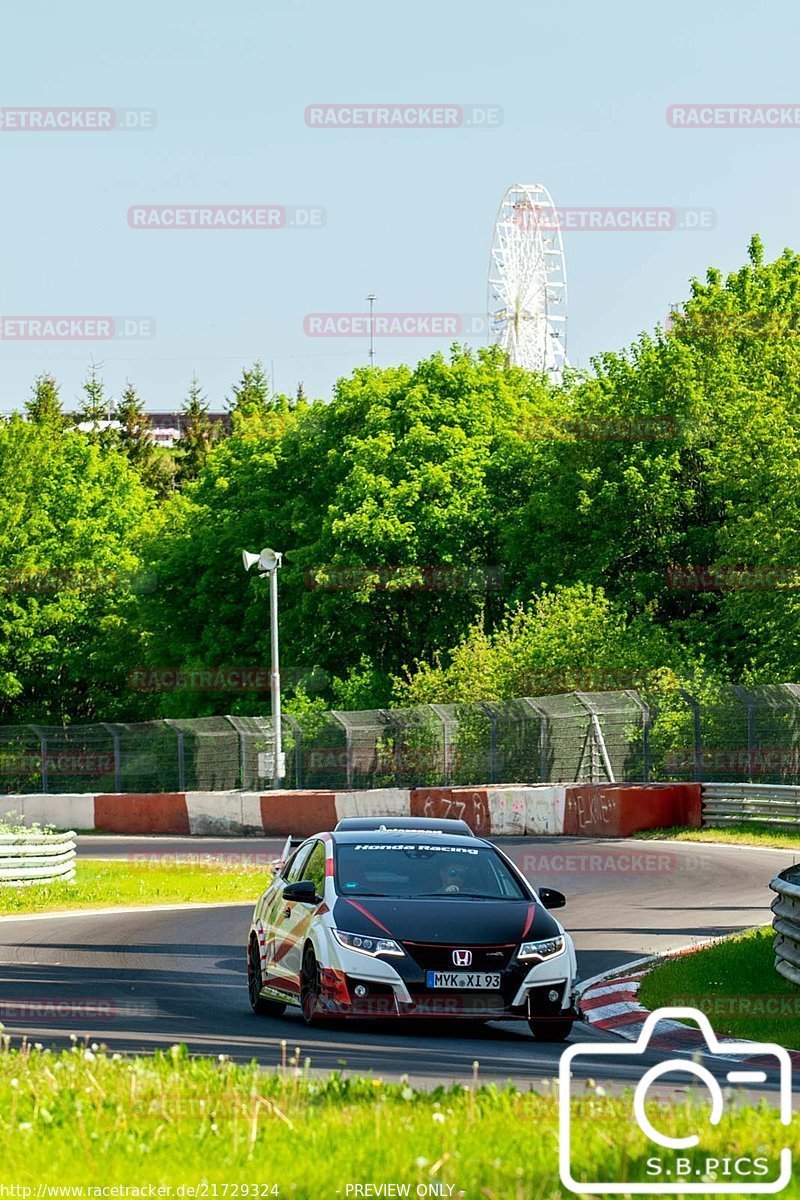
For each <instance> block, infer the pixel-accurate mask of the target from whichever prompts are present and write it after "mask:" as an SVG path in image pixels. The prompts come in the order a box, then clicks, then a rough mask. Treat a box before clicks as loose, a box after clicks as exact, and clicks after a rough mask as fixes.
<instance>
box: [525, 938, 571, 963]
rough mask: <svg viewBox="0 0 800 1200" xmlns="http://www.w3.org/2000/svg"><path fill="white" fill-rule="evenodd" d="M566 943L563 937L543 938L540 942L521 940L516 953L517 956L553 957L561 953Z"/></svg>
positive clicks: (526, 957)
mask: <svg viewBox="0 0 800 1200" xmlns="http://www.w3.org/2000/svg"><path fill="white" fill-rule="evenodd" d="M565 946H566V943H565V941H564V939H563V937H554V938H545V940H544V941H542V942H523V943H522V945H521V946H520V948H519V951H518V953H517V958H521V959H531V958H538V959H539V960H541V959H543V958H554V957H555V956H556V954H563V953H564V948H565Z"/></svg>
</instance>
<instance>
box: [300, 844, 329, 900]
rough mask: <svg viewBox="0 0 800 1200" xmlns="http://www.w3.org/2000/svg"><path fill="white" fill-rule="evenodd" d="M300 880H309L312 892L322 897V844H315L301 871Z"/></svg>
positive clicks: (323, 887)
mask: <svg viewBox="0 0 800 1200" xmlns="http://www.w3.org/2000/svg"><path fill="white" fill-rule="evenodd" d="M300 878H301V879H310V880H311V882H312V883H313V884H314V890H315V891H316V893H317V895H318V896H322V895H323V894H324V892H325V846H324V843H323V842H317V844H316V845H315V847H314V849H313V850H312V851H311V857H310V858H309V859H308V862H307V863H306V866H305V868H304V870H303V874H302V875H301V876H300Z"/></svg>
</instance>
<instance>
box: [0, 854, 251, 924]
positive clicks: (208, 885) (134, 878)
mask: <svg viewBox="0 0 800 1200" xmlns="http://www.w3.org/2000/svg"><path fill="white" fill-rule="evenodd" d="M268 879H269V869H268V867H267V865H266V864H265V865H263V866H260V865H259V866H257V867H254V866H253V865H252V863H248V862H247V860H246V859H243V860H242V862H241V863H237V862H236V860H234V861H232V862H230V861H228V860H227V859H225V860H222V861H221V862H219V863H213V864H211V865H208V866H204V865H200V864H197V863H191V864H189V863H181V862H174V861H173V862H168V861H161V862H159V861H156V862H153V863H150V862H103V861H102V860H90V861H85V862H81V861H80V859H79V860H78V864H77V870H76V874H75V880H74V882H73V883H49V884H42V885H37V886H35V887H20V888H10V887H0V916H13V915H15V914H20V915H22V914H24V913H39V912H58V911H61V910H64V911H67V910H73V909H80V908H113V907H122V906H125V905H137V904H190V903H200V902H206V903H208V904H215V903H216V904H221V903H224V902H225V901H229V900H241V901H242V902H243V903H250V902H251V901H253V902H255V900H256V899H257V897H258V896H259V895H260V894H261V892H262V891H263V890H264V888H265V887H266V886H267V882H268Z"/></svg>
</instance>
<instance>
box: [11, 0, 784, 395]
mask: <svg viewBox="0 0 800 1200" xmlns="http://www.w3.org/2000/svg"><path fill="white" fill-rule="evenodd" d="M798 28H800V19H799V18H798V15H797V9H796V6H795V5H793V4H789V3H787V2H784V0H773V3H771V4H770V5H768V6H765V7H764V8H762V9H754V8H753V6H752V5H751V4H745V3H742V2H740V0H733V2H731V0H728V2H727V3H720V2H719V0H705V2H704V3H703V4H697V3H692V4H689V3H686V2H685V0H678V2H677V3H676V2H673V3H670V4H669V5H661V6H652V5H651V6H644V5H641V4H639V3H630V2H628V0H624V2H623V3H617V4H615V5H613V6H610V7H609V6H600V5H597V4H595V3H591V4H590V3H575V2H572V3H570V2H569V0H567V3H562V4H560V5H553V6H549V7H547V6H542V5H522V4H520V5H515V6H512V7H511V8H508V7H505V8H495V9H494V10H493V9H492V8H491V6H489V5H486V4H478V3H476V2H473V0H460V2H459V3H453V2H451V0H437V2H436V3H435V4H432V3H430V2H429V0H427V2H426V3H422V2H420V0H403V3H402V4H391V3H388V4H387V3H382V4H375V3H369V4H368V3H364V2H362V0H347V2H346V3H344V4H340V5H332V4H329V3H322V2H321V0H291V3H290V2H289V0H259V2H258V3H255V2H253V0H241V2H240V3H238V4H236V5H235V6H232V7H230V8H228V9H227V10H226V9H225V8H224V7H223V6H222V5H220V4H214V3H209V2H208V0H193V3H192V4H189V3H185V2H184V0H171V3H170V4H169V5H168V6H165V5H161V4H156V3H153V2H151V0H139V2H138V3H137V4H135V5H101V4H99V3H93V4H86V3H81V2H80V0H78V2H77V3H75V4H72V5H70V6H69V7H67V6H64V5H62V4H56V3H53V0H44V2H42V3H39V4H37V5H35V6H34V7H32V8H29V9H27V10H26V9H24V8H23V7H22V6H19V5H18V6H14V7H13V8H12V9H8V8H7V9H6V11H5V13H4V18H3V35H2V41H1V42H0V105H2V106H6V107H21V106H98V105H111V106H115V107H131V108H146V109H154V110H156V113H157V125H156V128H155V129H154V130H153V131H150V132H139V133H130V132H116V131H114V132H110V133H42V132H38V133H24V132H13V133H12V132H9V131H3V132H0V161H2V168H3V187H2V189H0V214H2V225H3V229H4V231H5V238H4V245H3V254H2V267H1V268H0V313H1V314H2V315H4V316H18V315H98V314H111V315H114V316H122V315H136V316H147V317H149V318H151V319H152V321H153V322H154V323H155V329H156V333H155V336H154V337H152V338H149V339H142V340H138V341H127V342H126V341H121V340H114V341H108V342H75V341H72V342H36V343H34V342H31V341H14V342H12V341H8V340H0V409H4V410H7V409H11V408H14V407H18V406H19V405H20V404H21V403H22V401H23V400H24V399H25V397H26V395H27V393H28V390H29V387H30V383H31V380H32V378H33V376H34V375H35V374H36V373H37V372H38V371H40V370H50V371H52V372H53V373H55V375H56V376H57V377H58V379H59V380H60V381H61V383H62V389H63V398H64V400H65V402H66V405H67V407H71V406H72V405H73V403H74V400H75V398H76V397H77V395H78V392H79V389H80V383H81V380H82V378H83V376H84V374H85V370H86V367H87V364H88V363H89V361H90V359H92V358H94V359H95V360H96V361H97V362H102V363H103V374H104V376H105V378H106V380H107V383H108V385H109V388H110V390H111V391H112V392H113V393H118V392H119V390H120V389H121V387H122V386H123V385H124V382H125V380H126V378H129V379H131V380H132V381H133V382H134V383H135V384H136V385H137V387H138V388H139V391H140V392H141V394H142V395H143V397H144V398H145V400H146V402H147V403H148V405H149V406H150V407H152V408H153V409H170V408H175V407H177V406H178V405H179V403H180V401H181V399H182V398H183V396H184V394H185V391H186V387H187V384H188V381H189V378H190V377H191V374H192V372H193V371H196V372H197V375H198V376H199V378H200V380H201V383H202V384H203V385H204V387H205V390H206V392H207V395H208V397H209V399H210V400H211V402H212V406H213V407H214V408H215V409H219V408H221V407H222V403H223V400H224V398H225V396H226V395H227V394H228V392H229V390H230V384H231V382H232V380H233V379H235V378H236V376H237V375H238V374H239V371H240V369H241V367H242V366H243V365H244V364H246V363H249V362H251V361H252V360H253V359H255V358H257V357H260V358H262V359H263V360H264V361H265V362H266V363H267V365H268V366H269V365H270V364H272V363H274V371H275V382H276V385H277V387H278V389H280V390H283V391H293V390H294V388H295V387H296V385H297V382H298V381H299V380H302V381H303V383H304V386H305V389H306V392H307V393H308V394H310V395H319V396H329V395H330V392H331V387H332V385H333V383H334V381H335V379H336V378H337V377H338V376H339V375H342V374H346V373H348V372H349V371H350V370H351V369H352V367H353V366H355V365H357V364H359V363H363V362H364V361H366V355H367V344H366V342H365V341H362V340H356V341H353V340H350V339H347V340H345V339H332V338H329V339H321V338H311V337H308V336H307V335H306V334H305V333H304V330H303V317H304V315H305V314H306V313H309V312H353V311H358V310H361V309H364V308H365V307H366V306H365V300H364V298H365V296H366V295H367V293H368V292H370V291H373V292H375V293H376V294H377V296H378V301H377V308H378V309H379V310H381V311H392V312H448V313H454V312H455V313H474V312H480V311H482V310H483V308H484V305H485V290H486V270H487V260H488V251H489V245H490V241H491V233H492V226H493V222H494V217H495V213H496V210H497V206H498V203H499V201H500V199H501V197H502V195H503V193H504V191H505V189H506V188H507V187H508V186H509V185H510V184H512V183H515V182H533V181H537V182H543V183H545V184H546V185H547V186H548V187H549V189H550V191H551V193H552V195H553V197H554V199H555V202H556V204H558V205H560V206H572V205H579V206H586V205H591V206H595V205H622V206H633V205H636V206H638V205H655V206H679V207H691V206H694V207H703V208H712V209H714V211H715V214H716V221H715V226H714V228H713V229H710V230H705V231H703V232H692V233H689V232H679V231H671V232H664V233H657V232H653V233H647V232H636V233H621V232H616V233H611V232H592V233H590V232H576V233H572V234H568V235H567V236H566V253H567V268H568V277H569V292H570V303H569V356H570V359H571V361H572V362H574V363H577V364H578V365H582V366H585V365H588V361H589V358H590V356H591V355H593V354H595V353H598V352H600V351H602V350H605V349H611V348H616V347H621V346H623V345H625V344H627V343H628V342H629V341H631V340H632V339H633V338H635V336H636V335H637V334H638V332H639V331H640V330H642V329H646V328H650V327H652V326H653V325H654V324H655V323H656V322H657V321H663V319H664V316H665V313H666V312H667V310H668V308H669V306H670V304H671V303H672V302H675V301H679V300H680V299H681V298H682V297H683V296H684V295H685V294H686V291H687V281H688V279H689V277H690V276H691V275H693V274H700V275H702V274H703V273H704V271H705V268H706V266H707V265H709V264H714V265H717V266H719V267H721V268H722V269H723V270H731V269H735V268H736V267H738V266H739V265H740V264H741V263H742V261H743V260H744V258H745V253H746V246H747V242H748V239H749V237H750V235H751V234H752V233H753V232H756V231H758V232H760V233H761V235H762V236H763V238H764V241H765V244H766V249H767V253H768V255H769V256H770V257H772V256H774V255H776V254H778V253H780V251H781V250H782V249H783V247H784V246H787V245H789V246H795V247H796V246H797V245H798V243H800V237H798V236H797V232H798V211H800V206H799V205H798V184H799V181H800V172H798V166H797V163H798V152H799V151H800V128H797V129H791V128H789V129H776V130H763V131H762V130H728V129H720V130H692V131H684V130H680V129H673V128H670V127H669V126H668V125H667V122H666V109H667V107H668V106H669V105H670V104H676V103H681V102H724V103H728V102H741V103H750V102H785V103H788V102H792V101H797V102H798V104H800V84H798V83H797V82H796V61H797V53H798V37H797V34H798ZM351 102H359V103H382V102H387V103H388V102H392V103H410V104H415V103H442V104H444V103H449V104H486V105H498V106H500V107H501V108H502V110H503V122H502V124H501V125H500V126H499V127H497V128H494V129H491V130H482V131H478V130H472V129H457V130H453V129H445V130H435V129H434V130H425V131H422V130H420V131H416V130H409V129H399V130H371V129H357V130H356V129H353V130H330V129H312V128H309V127H308V126H307V125H306V124H305V121H304V110H305V108H306V106H307V105H310V104H314V103H332V104H335V103H339V104H345V103H351ZM136 204H180V205H189V204H281V205H313V206H318V207H321V208H323V209H324V210H325V212H326V223H325V225H324V227H323V228H317V229H312V230H304V231H301V230H296V229H293V230H288V229H282V230H251V231H228V230H176V231H167V230H158V231H151V230H136V229H131V228H130V227H129V225H128V222H127V212H128V209H129V207H130V206H131V205H136ZM446 345H447V341H446V340H435V339H428V338H424V339H414V340H411V339H391V340H390V339H384V340H379V342H378V343H377V346H376V361H377V363H378V364H379V365H389V364H391V363H395V362H400V361H411V362H413V361H416V360H417V359H419V358H420V357H422V356H424V355H427V354H429V353H431V351H433V350H434V349H445V348H446Z"/></svg>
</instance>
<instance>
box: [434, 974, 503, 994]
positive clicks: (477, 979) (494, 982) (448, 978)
mask: <svg viewBox="0 0 800 1200" xmlns="http://www.w3.org/2000/svg"><path fill="white" fill-rule="evenodd" d="M426 975H427V984H428V987H429V988H464V989H465V990H466V991H470V992H471V991H478V990H479V989H481V988H484V989H486V988H490V989H491V990H492V991H495V992H499V991H500V975H499V974H498V973H497V972H491V971H428V972H426Z"/></svg>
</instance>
